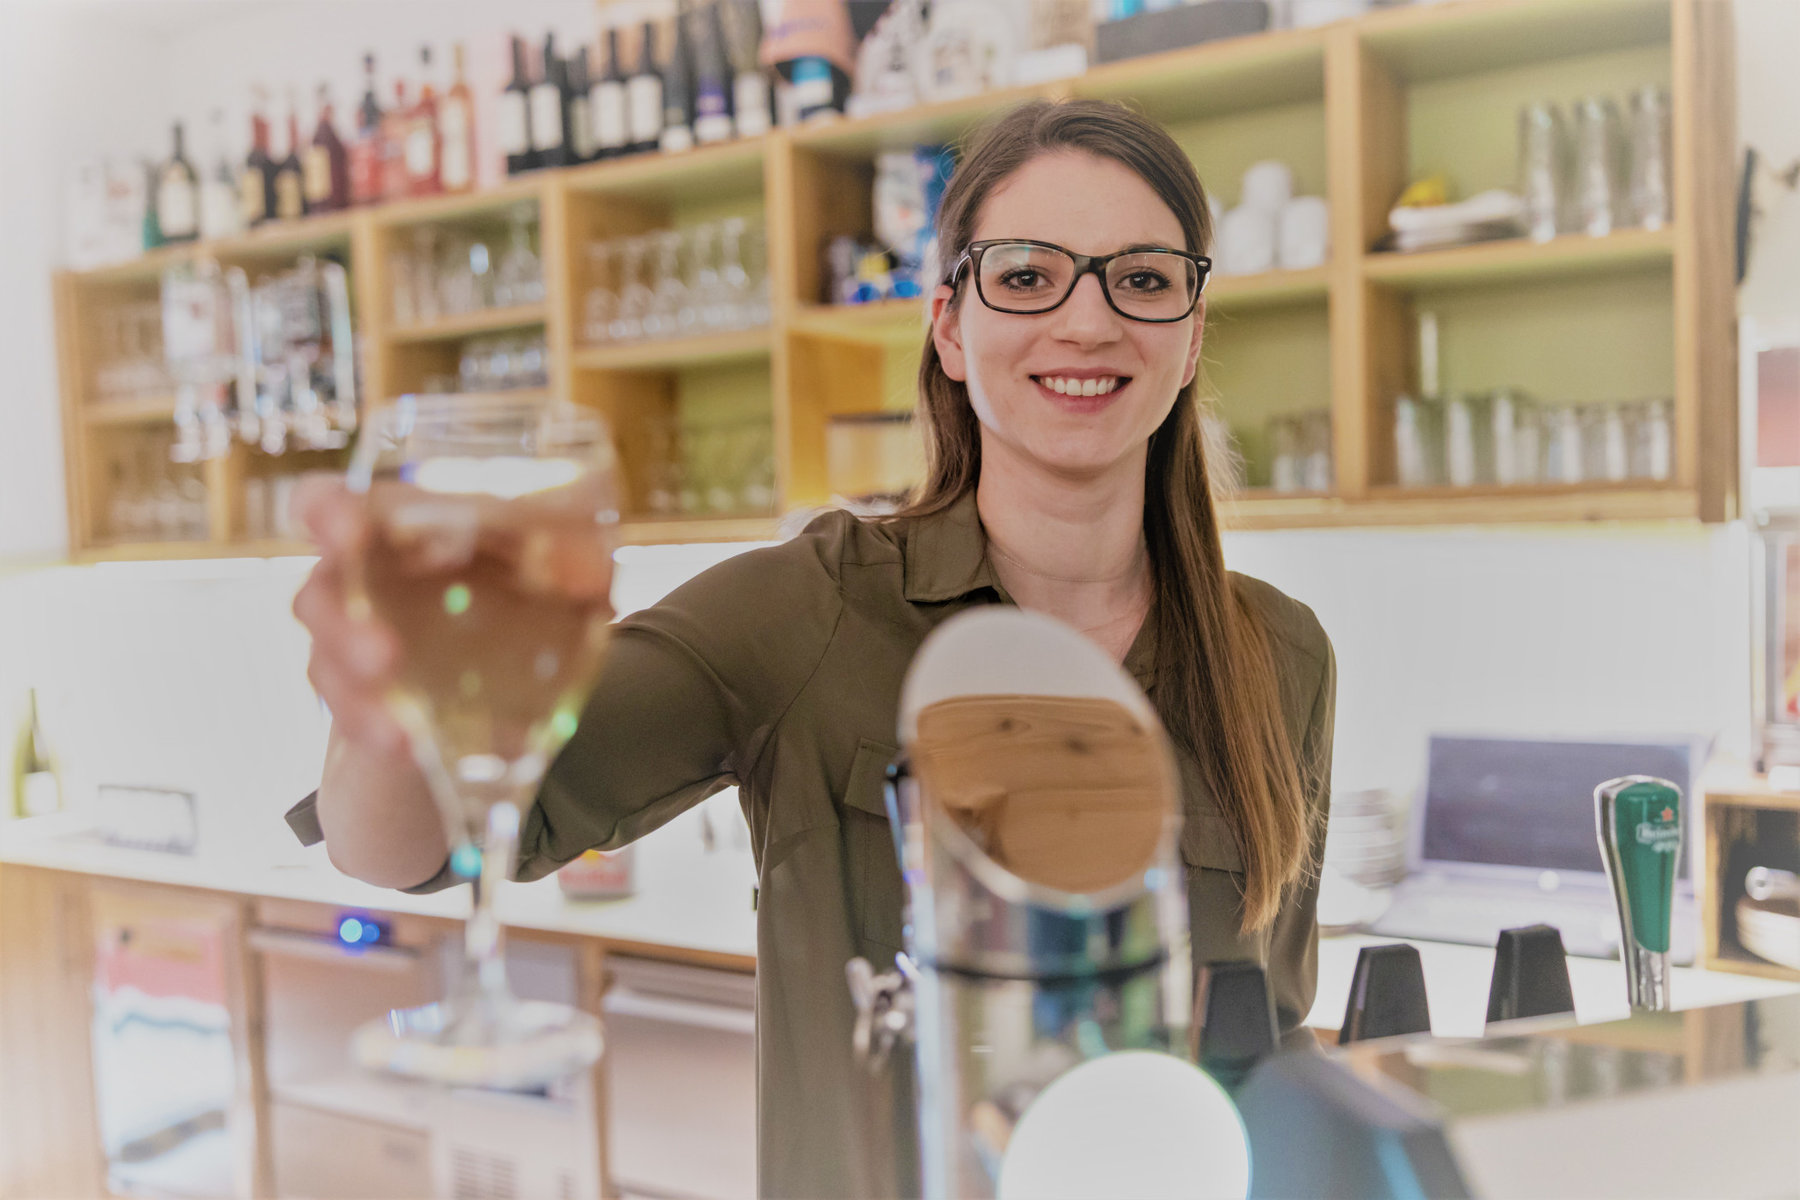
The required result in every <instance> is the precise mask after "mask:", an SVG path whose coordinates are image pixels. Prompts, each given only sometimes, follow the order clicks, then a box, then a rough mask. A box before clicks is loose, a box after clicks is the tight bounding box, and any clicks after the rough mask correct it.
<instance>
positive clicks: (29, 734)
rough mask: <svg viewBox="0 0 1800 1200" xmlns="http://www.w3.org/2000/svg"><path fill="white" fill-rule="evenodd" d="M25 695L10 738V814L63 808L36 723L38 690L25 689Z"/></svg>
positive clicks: (52, 760) (53, 762) (52, 759)
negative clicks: (14, 733)
mask: <svg viewBox="0 0 1800 1200" xmlns="http://www.w3.org/2000/svg"><path fill="white" fill-rule="evenodd" d="M25 697H26V699H25V718H24V720H22V721H21V722H20V723H19V731H18V734H17V736H15V737H14V739H13V764H12V766H13V769H12V805H11V815H12V816H15V817H39V816H43V815H44V814H45V813H52V812H56V811H57V810H58V809H60V808H61V807H62V782H61V780H60V779H59V778H58V772H57V768H56V758H55V756H54V755H53V754H52V753H51V752H50V743H49V742H47V741H45V739H44V730H43V727H42V726H41V725H40V724H39V723H38V707H37V689H36V688H32V689H30V690H28V691H27V692H26V693H25Z"/></svg>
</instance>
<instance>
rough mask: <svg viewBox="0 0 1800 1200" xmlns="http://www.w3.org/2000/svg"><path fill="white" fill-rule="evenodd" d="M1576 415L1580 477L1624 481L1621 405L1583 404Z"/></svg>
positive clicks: (1625, 452)
mask: <svg viewBox="0 0 1800 1200" xmlns="http://www.w3.org/2000/svg"><path fill="white" fill-rule="evenodd" d="M1579 412H1580V419H1581V451H1582V453H1581V473H1582V478H1584V479H1586V480H1588V481H1589V482H1598V481H1607V482H1615V483H1616V482H1618V481H1619V480H1622V479H1624V478H1625V477H1626V475H1627V473H1628V472H1629V469H1630V456H1629V452H1628V450H1627V448H1626V438H1625V411H1624V406H1622V405H1618V404H1583V405H1581V406H1580V409H1579Z"/></svg>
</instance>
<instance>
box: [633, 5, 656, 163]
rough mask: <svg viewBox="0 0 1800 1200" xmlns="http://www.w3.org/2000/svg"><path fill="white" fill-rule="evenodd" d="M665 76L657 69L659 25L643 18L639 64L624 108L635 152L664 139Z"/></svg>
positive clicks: (648, 148) (652, 147)
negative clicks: (657, 31) (657, 26)
mask: <svg viewBox="0 0 1800 1200" xmlns="http://www.w3.org/2000/svg"><path fill="white" fill-rule="evenodd" d="M662 93H663V78H662V72H661V71H659V70H657V69H656V26H655V24H654V23H653V22H650V21H645V22H644V31H643V36H642V37H641V38H640V39H639V41H638V60H637V66H636V67H635V68H634V69H633V70H632V72H631V78H629V79H627V80H626V81H625V112H626V117H627V120H628V121H629V123H630V124H629V128H630V130H631V141H630V143H629V149H630V150H631V151H632V152H633V153H638V152H641V151H645V150H654V149H656V147H657V144H658V143H659V142H660V141H661V140H662V127H663V94H662Z"/></svg>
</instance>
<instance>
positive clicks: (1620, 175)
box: [1575, 96, 1625, 237]
mask: <svg viewBox="0 0 1800 1200" xmlns="http://www.w3.org/2000/svg"><path fill="white" fill-rule="evenodd" d="M1624 149H1625V147H1624V138H1623V136H1622V134H1621V130H1620V121H1619V106H1618V105H1617V104H1615V103H1614V102H1613V99H1612V97H1610V96H1589V97H1587V98H1586V99H1585V100H1583V101H1581V103H1580V104H1579V105H1578V106H1577V108H1576V116H1575V203H1576V209H1577V215H1578V218H1579V223H1580V228H1581V231H1582V232H1583V233H1586V234H1588V235H1589V236H1592V237H1604V236H1605V235H1607V234H1609V233H1611V232H1612V231H1613V230H1614V229H1617V228H1618V227H1619V226H1620V225H1621V224H1624V222H1623V221H1622V220H1621V219H1620V213H1621V208H1622V205H1621V203H1620V202H1621V200H1622V199H1623V197H1622V196H1621V195H1620V189H1621V186H1622V184H1623V183H1624V171H1623V170H1622V169H1621V168H1622V167H1623V165H1624V164H1623V162H1622V159H1623V156H1624Z"/></svg>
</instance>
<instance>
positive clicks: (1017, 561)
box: [975, 447, 1152, 659]
mask: <svg viewBox="0 0 1800 1200" xmlns="http://www.w3.org/2000/svg"><path fill="white" fill-rule="evenodd" d="M987 451H988V447H984V448H983V453H982V467H981V481H980V483H979V484H978V485H977V486H976V492H975V500H976V508H977V510H978V511H979V512H980V514H981V524H982V528H983V529H984V530H985V531H986V533H987V540H988V557H989V561H990V562H991V563H992V565H993V568H994V573H995V574H996V575H997V576H998V577H999V579H1000V582H1001V584H1002V585H1004V586H1005V588H1006V590H1007V592H1008V593H1009V594H1010V595H1011V596H1012V598H1013V600H1014V601H1015V602H1016V603H1017V604H1018V605H1019V606H1020V607H1022V608H1030V609H1035V610H1037V611H1039V612H1044V613H1048V614H1049V615H1051V616H1053V617H1056V618H1057V619H1059V620H1061V621H1064V622H1066V623H1068V624H1070V625H1072V626H1074V627H1075V628H1077V629H1079V630H1081V631H1082V632H1083V633H1086V634H1087V635H1088V636H1089V637H1091V638H1093V639H1094V640H1095V641H1096V642H1098V643H1099V644H1100V645H1101V646H1102V647H1104V648H1105V649H1107V650H1108V651H1109V652H1111V653H1112V655H1113V657H1114V658H1115V659H1123V658H1124V657H1125V652H1126V650H1128V649H1129V648H1130V646H1131V642H1132V639H1133V637H1134V636H1135V635H1136V633H1137V630H1138V626H1139V625H1141V624H1142V623H1143V620H1144V617H1145V615H1146V613H1148V611H1149V608H1150V597H1151V592H1152V583H1151V572H1150V554H1149V550H1148V548H1147V547H1146V545H1145V543H1144V469H1143V468H1144V464H1143V461H1142V460H1141V459H1140V460H1139V461H1138V462H1137V464H1136V469H1135V470H1131V469H1122V470H1119V471H1115V472H1111V473H1108V474H1106V475H1103V476H1097V477H1094V478H1090V479H1069V478H1061V477H1056V476H1051V475H1049V474H1047V473H1046V472H1044V471H1043V470H1041V469H1030V468H1026V467H1025V466H1024V464H1020V463H1018V462H1017V461H1016V460H1015V459H1014V458H1013V456H1012V455H1010V454H1008V453H1006V452H1005V451H1004V450H1001V451H1000V452H999V453H995V454H989V453H988V452H987Z"/></svg>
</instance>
